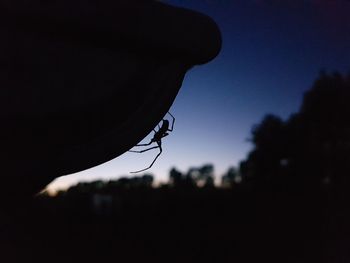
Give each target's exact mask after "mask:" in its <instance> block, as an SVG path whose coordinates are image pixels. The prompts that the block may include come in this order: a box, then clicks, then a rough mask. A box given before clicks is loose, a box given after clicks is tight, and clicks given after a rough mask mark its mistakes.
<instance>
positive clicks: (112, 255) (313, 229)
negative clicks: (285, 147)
mask: <svg viewBox="0 0 350 263" xmlns="http://www.w3.org/2000/svg"><path fill="white" fill-rule="evenodd" d="M346 196H347V194H336V193H331V192H330V191H328V190H326V189H323V190H322V189H321V190H320V189H319V190H317V191H310V190H308V191H305V190H300V191H296V190H294V191H282V190H279V191H274V190H271V189H270V190H265V191H262V190H260V191H254V190H252V189H250V190H247V189H240V188H237V189H236V190H232V189H231V190H223V189H216V188H207V189H198V188H197V189H176V188H169V187H165V188H161V189H152V188H144V189H143V188H142V189H123V190H119V191H117V192H115V193H113V194H112V195H111V194H110V193H109V194H106V193H98V194H96V193H95V194H92V193H74V192H73V193H66V194H64V195H60V196H58V197H56V198H49V197H45V196H42V197H39V198H37V199H36V200H34V202H32V203H31V204H30V205H28V206H26V207H25V208H18V209H14V210H15V211H11V213H10V214H9V213H8V212H6V211H4V212H3V216H2V224H1V229H0V231H1V236H0V238H1V259H0V260H1V262H291V263H302V262H307V263H309V262H327V263H337V262H349V260H350V227H349V222H350V220H349V219H350V215H349V207H348V205H347V202H346V200H347V197H346Z"/></svg>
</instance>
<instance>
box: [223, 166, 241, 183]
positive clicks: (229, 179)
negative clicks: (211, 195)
mask: <svg viewBox="0 0 350 263" xmlns="http://www.w3.org/2000/svg"><path fill="white" fill-rule="evenodd" d="M241 181H242V177H241V175H240V173H239V171H238V170H237V169H236V168H235V167H230V168H228V170H227V172H226V173H225V174H224V175H223V176H222V178H221V185H222V186H223V187H225V188H227V187H233V186H234V185H235V184H239V183H241Z"/></svg>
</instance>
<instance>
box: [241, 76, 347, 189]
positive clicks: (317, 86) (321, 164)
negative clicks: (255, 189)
mask: <svg viewBox="0 0 350 263" xmlns="http://www.w3.org/2000/svg"><path fill="white" fill-rule="evenodd" d="M251 141H252V143H253V144H254V149H253V150H252V151H251V152H250V153H249V155H248V158H247V159H246V160H245V161H243V162H242V163H241V165H240V170H241V173H242V174H243V175H244V177H245V179H246V180H247V181H250V182H254V184H256V185H260V184H263V185H270V186H271V185H274V184H276V185H281V183H282V184H283V183H288V185H289V186H291V185H294V186H303V185H304V186H315V187H318V186H322V185H332V186H334V187H343V186H348V185H349V183H350V178H349V177H350V176H349V173H350V78H349V76H347V77H345V76H342V75H340V74H339V73H334V74H326V73H321V75H320V77H319V78H318V79H317V80H316V81H315V83H314V85H313V87H312V89H311V90H310V91H308V92H307V93H306V94H305V95H304V99H303V103H302V106H301V109H300V111H299V112H298V113H296V114H294V115H292V116H291V117H290V118H289V119H288V120H286V121H283V120H281V119H280V118H279V117H277V116H274V115H267V116H266V117H265V118H264V119H263V121H262V122H261V123H260V124H259V125H257V126H255V127H254V128H253V130H252V138H251Z"/></svg>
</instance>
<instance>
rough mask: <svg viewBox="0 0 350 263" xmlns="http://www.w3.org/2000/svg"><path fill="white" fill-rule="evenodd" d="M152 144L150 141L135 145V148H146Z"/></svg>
mask: <svg viewBox="0 0 350 263" xmlns="http://www.w3.org/2000/svg"><path fill="white" fill-rule="evenodd" d="M152 143H153V142H152V141H150V142H149V143H140V144H136V145H135V146H148V145H151V144H152Z"/></svg>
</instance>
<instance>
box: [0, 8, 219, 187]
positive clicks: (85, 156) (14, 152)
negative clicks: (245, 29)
mask: <svg viewBox="0 0 350 263" xmlns="http://www.w3.org/2000/svg"><path fill="white" fill-rule="evenodd" d="M40 2H41V3H39V1H38V2H35V1H11V2H10V1H8V2H2V3H1V11H0V13H1V20H2V22H1V23H2V24H3V26H2V27H0V32H1V34H2V36H3V40H2V43H0V46H1V51H0V54H1V62H0V77H1V82H2V83H1V91H0V92H1V96H0V99H1V103H0V118H1V123H2V129H1V138H2V151H1V160H2V166H3V168H4V171H5V173H6V174H7V175H8V178H10V177H11V178H15V180H17V182H20V181H21V180H22V179H21V178H22V177H26V178H25V179H23V182H28V183H27V184H32V185H33V187H34V185H35V187H34V188H37V187H38V185H40V187H42V186H43V184H44V185H45V184H46V183H48V182H49V181H50V180H52V179H53V178H54V177H57V176H59V175H64V174H69V173H74V172H78V171H81V170H84V169H88V168H91V167H93V166H96V165H99V164H101V163H104V162H106V161H109V160H111V159H113V158H115V157H117V156H119V155H121V154H122V153H124V152H126V151H127V150H129V149H130V148H131V147H133V146H134V145H135V144H137V143H138V142H139V141H140V140H142V139H143V138H144V137H145V136H146V135H147V134H148V133H149V132H151V131H152V129H153V128H154V127H155V126H156V125H157V123H158V122H159V121H160V120H161V119H162V118H163V116H164V115H165V114H166V112H167V111H168V110H169V108H170V106H171V105H172V103H173V101H174V99H175V97H176V95H177V93H178V91H179V89H180V87H181V84H182V80H183V78H184V75H185V73H186V72H187V71H188V69H190V68H191V67H192V66H193V65H196V64H203V63H206V62H208V61H210V60H211V59H213V58H214V57H215V56H216V55H217V54H218V52H219V50H220V46H221V38H220V32H219V30H218V28H217V26H216V24H215V23H214V22H213V21H212V20H211V19H210V18H209V17H207V16H205V15H202V14H199V13H197V12H193V11H189V10H185V9H182V8H176V7H173V6H169V5H165V4H162V3H159V2H155V1H131V2H128V1H99V2H97V1H96V2H93V1H46V2H45V3H43V2H42V1H40ZM87 2H88V3H87ZM28 187H30V186H29V185H28Z"/></svg>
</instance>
